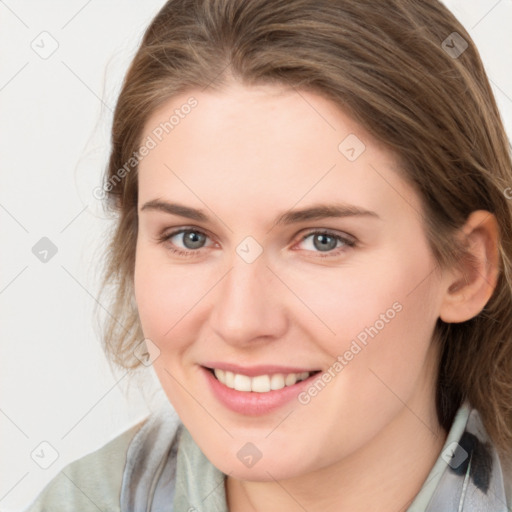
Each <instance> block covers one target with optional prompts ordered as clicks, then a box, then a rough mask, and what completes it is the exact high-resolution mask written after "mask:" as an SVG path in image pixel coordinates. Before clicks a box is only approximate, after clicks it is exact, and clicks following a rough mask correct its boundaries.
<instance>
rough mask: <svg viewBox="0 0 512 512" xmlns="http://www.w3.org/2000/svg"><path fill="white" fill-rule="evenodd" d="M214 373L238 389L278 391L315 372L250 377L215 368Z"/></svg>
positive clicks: (262, 391) (226, 383)
mask: <svg viewBox="0 0 512 512" xmlns="http://www.w3.org/2000/svg"><path fill="white" fill-rule="evenodd" d="M213 373H214V375H215V377H216V378H217V380H218V381H220V382H222V384H224V385H225V386H227V387H228V388H231V389H235V390H236V391H244V392H249V391H254V392H255V393H268V392H269V391H276V390H278V389H282V388H284V387H286V386H293V385H294V384H296V383H297V382H301V381H303V380H305V379H307V378H308V377H309V376H310V375H311V374H312V373H314V372H301V373H288V374H283V373H275V374H273V375H268V374H266V375H257V376H255V377H249V376H247V375H243V374H241V373H233V372H230V371H225V370H221V369H219V368H214V369H213Z"/></svg>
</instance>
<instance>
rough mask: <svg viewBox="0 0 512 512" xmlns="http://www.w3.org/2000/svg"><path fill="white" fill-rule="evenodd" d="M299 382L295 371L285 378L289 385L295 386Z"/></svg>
mask: <svg viewBox="0 0 512 512" xmlns="http://www.w3.org/2000/svg"><path fill="white" fill-rule="evenodd" d="M296 382H297V375H296V374H295V373H289V374H288V375H287V376H286V379H284V383H285V384H286V385H287V386H293V385H294V384H295V383H296Z"/></svg>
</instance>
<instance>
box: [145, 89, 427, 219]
mask: <svg viewBox="0 0 512 512" xmlns="http://www.w3.org/2000/svg"><path fill="white" fill-rule="evenodd" d="M191 98H192V100H191ZM190 105H194V106H193V107H190ZM148 138H150V139H152V140H153V141H154V143H155V145H154V148H153V149H151V151H150V152H149V154H148V155H147V156H146V157H145V158H144V159H143V160H142V161H141V162H140V165H139V196H142V198H143V199H144V200H150V199H154V197H153V196H155V197H156V196H158V197H164V198H165V197H168V198H169V199H174V198H177V197H179V198H180V199H183V200H187V201H189V202H192V203H193V204H194V206H196V207H202V208H203V207H204V204H203V205H201V204H200V203H201V198H209V199H210V200H212V199H213V198H214V197H215V198H217V201H218V200H219V198H221V199H222V201H223V204H224V205H226V206H228V205H229V206H232V207H234V208H236V207H239V208H240V210H239V211H248V210H249V209H250V205H255V207H256V206H257V207H258V208H259V209H260V211H261V209H262V208H263V209H269V208H272V207H273V205H276V204H279V205H281V206H287V207H290V208H291V207H292V206H293V205H294V204H296V203H297V202H298V201H300V202H301V206H306V205H307V203H318V202H319V201H323V200H326V199H329V200H336V201H340V202H347V203H350V204H357V205H358V206H361V207H367V208H368V209H370V204H368V203H372V204H371V209H376V208H383V207H386V208H388V209H389V208H391V209H393V208H395V209H396V208H399V207H401V208H404V207H407V205H408V206H409V208H410V205H411V202H412V203H415V204H416V206H417V207H418V208H419V205H418V200H417V197H415V194H414V192H413V191H412V190H411V189H410V188H409V187H408V186H407V184H406V183H405V182H404V181H403V180H402V179H400V178H399V176H398V174H397V173H396V168H397V161H396V159H395V157H394V155H393V153H391V152H390V151H388V150H387V149H386V148H385V147H384V146H383V145H381V144H379V143H378V142H377V141H375V140H374V139H373V138H372V137H371V136H370V135H369V134H368V133H367V132H366V131H365V130H364V129H363V128H362V127H361V126H360V125H359V124H358V123H356V122H355V121H354V120H353V119H351V118H350V117H349V116H348V115H347V114H346V113H344V112H343V111H342V110H341V109H340V108H339V107H338V106H337V105H336V104H335V103H333V102H331V101H330V100H328V99H326V98H324V97H322V96H321V95H319V94H315V93H313V92H309V91H307V92H306V91H297V90H294V89H287V88H284V87H280V86H269V85H265V86H257V87H253V86H251V87H246V86H241V85H233V86H231V87H229V88H227V89H224V90H222V91H215V90H209V89H207V90H206V91H200V90H191V91H188V92H186V93H184V94H181V95H179V96H175V97H173V98H171V99H170V100H168V101H167V102H166V103H165V104H163V105H162V106H161V107H160V108H159V109H158V110H157V111H155V112H154V113H153V114H152V115H151V116H150V117H149V119H148V121H147V122H146V125H145V127H144V131H143V136H142V140H143V141H144V140H148ZM400 197H402V199H400ZM390 201H391V203H390ZM404 201H405V202H404ZM365 203H366V204H365Z"/></svg>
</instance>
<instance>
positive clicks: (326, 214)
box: [141, 199, 380, 225]
mask: <svg viewBox="0 0 512 512" xmlns="http://www.w3.org/2000/svg"><path fill="white" fill-rule="evenodd" d="M141 211H160V212H164V213H168V214H171V215H178V216H180V217H186V218H187V219H191V220H195V221H197V222H208V221H210V218H209V217H208V215H207V213H206V212H205V211H204V210H198V209H196V208H190V207H189V206H185V205H182V204H178V203H169V202H167V201H163V200H161V199H153V200H152V201H148V202H147V203H145V204H144V205H143V206H142V208H141ZM343 217H370V218H371V217H373V218H376V219H380V217H379V215H378V214H377V213H375V212H373V211H370V210H366V209H364V208H360V207H357V206H353V205H347V204H340V203H333V204H316V205H313V206H311V207H309V208H303V209H301V210H288V211H286V212H284V213H282V214H281V215H279V216H278V217H277V218H276V221H275V225H289V224H296V223H299V222H305V221H312V220H321V219H327V218H343Z"/></svg>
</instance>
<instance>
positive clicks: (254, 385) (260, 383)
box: [251, 375, 270, 393]
mask: <svg viewBox="0 0 512 512" xmlns="http://www.w3.org/2000/svg"><path fill="white" fill-rule="evenodd" d="M251 380H252V382H251V391H256V392H257V393H267V392H268V391H270V377H269V376H268V375H258V376H257V377H253V378H252V379H251Z"/></svg>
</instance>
